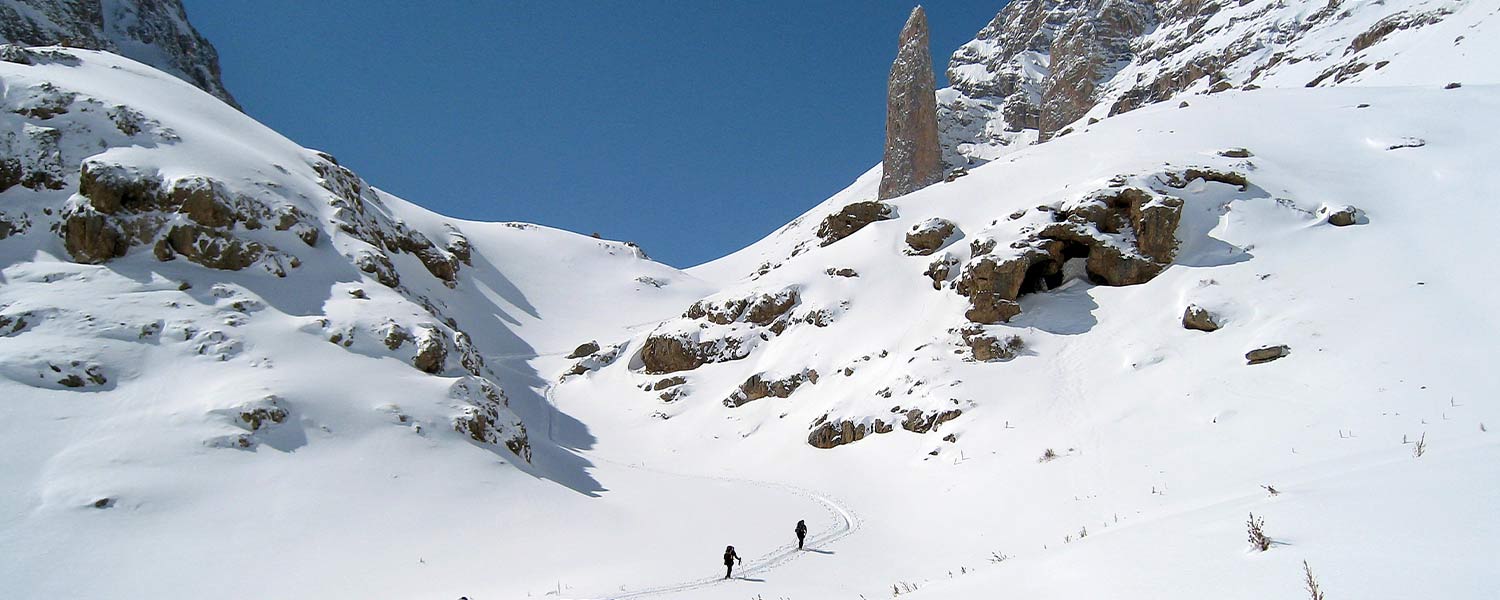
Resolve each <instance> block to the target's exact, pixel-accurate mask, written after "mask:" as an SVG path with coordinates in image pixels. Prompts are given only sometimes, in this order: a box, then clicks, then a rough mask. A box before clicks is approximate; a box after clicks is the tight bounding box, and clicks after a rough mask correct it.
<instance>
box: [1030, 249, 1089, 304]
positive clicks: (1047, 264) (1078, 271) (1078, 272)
mask: <svg viewBox="0 0 1500 600" xmlns="http://www.w3.org/2000/svg"><path fill="white" fill-rule="evenodd" d="M1061 243H1062V251H1061V256H1062V259H1063V260H1062V262H1058V261H1057V260H1055V259H1053V258H1041V259H1037V260H1034V261H1032V263H1031V265H1030V266H1028V267H1027V268H1026V276H1025V278H1023V279H1022V280H1021V294H1022V295H1025V294H1032V293H1036V292H1045V291H1047V290H1052V289H1057V288H1058V287H1059V286H1061V285H1062V284H1064V283H1067V281H1068V280H1069V279H1076V278H1083V277H1087V278H1088V279H1090V280H1092V279H1093V277H1092V276H1090V275H1088V273H1087V270H1086V269H1083V261H1084V260H1086V259H1088V256H1089V247H1088V246H1085V245H1083V244H1080V243H1078V242H1070V241H1062V242H1061Z"/></svg>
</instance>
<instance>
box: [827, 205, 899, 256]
mask: <svg viewBox="0 0 1500 600" xmlns="http://www.w3.org/2000/svg"><path fill="white" fill-rule="evenodd" d="M894 216H895V215H894V211H893V210H892V209H891V205H889V204H886V203H884V202H855V203H854V204H850V205H848V206H845V207H844V208H843V209H841V210H839V211H838V212H836V213H834V214H831V215H828V216H827V217H826V218H824V219H823V222H822V223H819V224H818V237H819V238H820V239H822V240H823V241H822V243H820V244H819V245H820V246H827V245H829V244H832V243H834V242H837V241H839V240H842V239H844V238H846V237H849V236H851V235H854V232H856V231H859V230H861V229H864V228H865V226H866V225H869V224H871V223H874V222H876V221H885V220H889V219H891V218H893V217H894Z"/></svg>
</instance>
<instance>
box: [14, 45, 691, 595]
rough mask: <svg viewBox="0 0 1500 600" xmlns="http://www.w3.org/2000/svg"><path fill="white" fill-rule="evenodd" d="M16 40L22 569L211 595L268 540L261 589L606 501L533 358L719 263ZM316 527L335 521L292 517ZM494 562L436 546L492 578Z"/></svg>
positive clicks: (36, 574)
mask: <svg viewBox="0 0 1500 600" xmlns="http://www.w3.org/2000/svg"><path fill="white" fill-rule="evenodd" d="M5 56H6V58H7V60H6V61H3V62H0V98H3V111H0V131H3V132H4V134H3V135H4V137H3V138H0V142H3V145H0V148H3V156H0V167H3V168H0V190H3V191H0V223H3V225H0V264H3V265H4V266H3V270H0V331H3V334H0V398H4V401H3V402H0V414H3V415H4V416H3V418H0V453H3V454H4V455H5V456H7V457H8V458H7V460H6V461H5V464H6V467H5V468H4V469H3V470H0V477H3V479H4V482H3V487H4V488H5V489H7V490H9V491H10V492H9V493H7V494H5V495H4V497H3V499H0V524H3V525H0V527H3V529H4V531H5V534H4V535H0V555H3V556H5V557H6V560H5V561H4V562H5V564H6V566H5V567H4V568H3V571H4V573H3V574H0V580H3V581H5V582H6V584H5V585H4V587H5V588H6V589H7V593H6V594H5V595H6V596H7V597H13V598H35V597H47V596H59V595H61V596H65V597H80V598H94V597H104V596H106V595H111V591H112V590H113V591H114V592H119V591H121V590H124V591H126V592H127V593H126V595H152V596H160V595H162V594H164V593H179V594H184V595H201V594H202V593H207V591H208V590H211V589H215V588H216V587H217V586H218V585H220V584H219V583H218V582H222V581H224V580H226V579H227V578H230V577H232V576H234V575H235V574H237V573H240V572H242V571H243V570H244V569H245V568H246V567H247V564H250V563H251V562H254V563H256V564H265V565H267V566H268V567H269V568H270V570H271V571H276V572H282V573H298V575H297V576H295V577H287V578H284V579H280V580H278V581H277V582H275V583H268V584H263V585H262V586H261V587H258V588H256V589H257V590H259V591H250V590H246V591H245V593H246V595H247V596H254V595H258V594H259V593H261V592H264V593H266V594H269V595H271V596H274V597H300V596H301V595H302V594H303V593H304V592H305V593H308V594H312V593H313V592H314V591H316V590H322V589H325V588H326V589H329V590H332V589H335V588H338V587H339V586H338V585H337V584H338V582H339V581H341V580H343V579H345V578H347V577H352V576H354V574H355V573H357V572H362V571H364V570H367V569H371V568H388V569H395V571H394V572H400V569H399V568H397V566H396V564H394V563H387V562H382V561H383V560H384V559H383V558H381V557H382V556H384V557H387V558H391V560H393V561H395V560H397V559H396V558H395V557H396V556H398V555H399V564H400V565H401V566H403V567H404V566H406V565H408V564H410V565H411V566H412V567H413V568H417V567H420V565H421V564H423V563H418V562H417V559H418V558H420V557H421V556H422V555H415V556H414V555H409V554H408V549H409V548H408V547H407V546H392V547H390V548H389V549H388V550H386V552H387V553H388V554H385V555H381V554H379V552H375V551H371V552H370V553H362V556H364V557H365V558H367V559H374V562H370V560H354V558H353V557H348V558H345V559H340V560H347V561H348V562H347V563H346V564H345V565H344V566H343V567H340V566H337V565H329V564H325V565H324V566H320V567H319V569H318V571H316V572H309V571H304V570H303V569H302V568H301V567H299V566H298V565H305V564H312V563H313V562H314V561H319V560H324V559H321V558H319V557H321V556H325V555H326V554H328V553H348V552H350V551H351V550H352V549H354V548H358V547H361V546H364V545H367V544H368V543H369V542H379V543H380V544H385V543H386V542H389V541H390V540H391V539H397V537H399V539H403V540H406V541H405V542H404V543H407V544H410V543H413V542H414V541H415V540H417V539H418V538H419V537H420V535H422V534H420V532H422V531H429V532H431V531H444V532H450V533H451V532H453V531H455V530H464V531H467V532H468V533H461V534H455V535H456V536H457V537H448V538H445V537H444V536H437V537H436V538H434V539H443V541H444V543H445V544H446V543H450V542H454V543H456V542H457V541H459V540H461V539H464V536H480V537H481V538H487V537H492V538H496V539H500V538H503V537H504V536H505V535H506V534H507V532H508V531H509V530H511V529H514V528H515V523H517V522H528V521H535V522H536V523H538V524H539V526H557V523H556V522H557V520H559V519H564V518H566V519H567V520H568V521H569V522H577V523H584V524H589V523H592V524H596V525H601V524H602V523H603V521H599V520H598V519H600V518H604V516H603V515H599V516H598V517H594V518H590V517H585V516H573V515H572V513H577V512H580V511H582V510H583V509H582V508H580V507H579V503H581V502H583V501H584V500H585V499H587V498H588V496H589V495H593V494H597V493H598V492H599V490H600V489H601V488H600V484H599V482H598V481H597V480H596V479H593V478H592V477H591V476H590V475H589V474H588V473H586V472H585V471H584V470H583V468H584V466H586V465H585V464H584V463H583V462H582V461H580V460H579V459H578V458H576V457H575V456H574V455H573V454H571V453H569V452H567V451H564V450H563V449H560V448H558V447H557V446H556V445H554V444H553V442H551V441H550V440H551V439H552V438H551V432H550V431H549V429H551V428H552V427H554V426H555V427H558V428H559V429H563V430H564V431H563V432H562V433H560V434H559V435H558V436H557V437H558V438H559V439H565V440H567V441H568V442H569V443H572V444H577V445H586V444H587V443H588V439H587V437H586V435H584V434H577V435H571V436H569V435H566V433H567V432H568V431H571V430H570V429H568V428H567V424H568V423H570V422H571V421H568V420H567V419H566V418H561V417H556V416H554V415H552V414H551V410H550V409H549V408H548V407H547V406H546V405H545V404H543V403H542V402H541V397H540V395H539V394H538V393H536V392H535V391H534V389H540V388H541V387H543V386H544V384H545V383H546V382H545V381H543V380H542V379H541V376H539V375H538V374H536V373H535V372H533V371H531V370H530V369H529V368H528V367H527V365H526V362H525V361H526V359H528V358H530V357H532V356H535V355H537V354H548V353H559V354H563V353H567V352H568V351H570V350H572V349H573V348H574V347H575V346H577V345H578V344H579V343H580V342H582V341H586V340H587V339H588V338H589V336H596V335H597V336H608V337H619V336H622V335H625V334H626V332H627V331H628V327H629V326H631V325H633V324H636V323H641V322H645V321H654V320H660V319H661V318H663V317H665V316H667V315H669V314H670V312H671V311H673V310H675V307H676V306H677V305H680V304H683V303H686V302H689V301H691V300H692V299H694V298H697V297H699V296H701V295H703V294H704V293H707V288H706V286H704V285H703V284H702V283H700V282H698V281H696V280H694V279H693V278H691V277H687V276H685V275H683V274H681V273H679V272H677V271H676V270H674V269H671V268H669V267H666V266H663V265H660V264H657V263H653V262H650V261H648V260H646V259H644V255H643V254H642V253H641V252H640V251H639V249H637V248H634V247H633V246H631V245H629V244H621V243H617V242H610V241H604V240H597V239H593V238H589V237H586V236H581V235H577V234H572V233H567V232H562V231H558V230H554V229H549V228H545V227H538V226H535V225H529V224H521V223H471V222H463V221H458V220H453V219H447V218H444V217H441V216H439V215H435V214H433V213H430V212H428V211H426V210H423V209H421V208H420V207H417V206H415V205H412V204H410V203H407V202H405V201H403V200H401V199H399V198H395V197H393V196H390V195H388V194H385V193H384V192H381V191H379V190H378V189H376V188H373V187H370V186H368V185H367V184H365V183H364V182H363V181H362V180H360V179H359V178H358V177H357V176H356V175H354V174H353V173H352V172H350V171H348V170H347V169H344V168H343V167H340V166H338V165H337V164H336V163H335V162H333V161H332V159H331V157H327V156H326V155H321V154H319V153H316V152H313V151H310V150H305V149H303V148H300V147H298V146H296V145H295V144H293V143H291V142H290V141H288V140H286V139H285V138H283V137H281V136H280V135H278V134H276V133H275V132H273V131H271V130H269V129H267V128H265V127H264V126H262V125H260V124H259V123H256V122H254V121H253V120H251V119H249V118H248V117H246V116H244V115H243V114H241V113H238V112H236V111H235V110H233V109H232V108H231V107H229V106H228V105H226V104H224V103H222V102H220V101H219V100H217V99H215V98H213V97H212V96H209V95H208V94H205V93H203V92H202V91H200V90H198V89H196V88H194V87H192V86H190V85H188V84H186V83H184V82H182V81H180V80H178V79H176V78H173V77H171V76H170V75H167V74H164V73H162V72H160V71H157V70H155V69H152V68H150V67H147V66H145V65H142V64H140V63H137V62H134V61H131V60H129V59H124V58H121V57H118V56H114V55H111V54H106V53H102V52H95V51H88V50H76V49H63V48H36V49H29V50H21V49H17V48H14V47H9V48H8V49H6V50H5ZM663 307H671V308H663ZM575 428H576V427H575ZM538 432H540V433H541V434H543V435H541V436H540V437H539V436H538ZM395 478H399V479H400V481H399V482H396V481H394V479H395ZM434 498H436V499H437V500H434ZM548 498H550V499H551V500H547V501H546V502H545V503H544V504H546V505H548V507H547V509H545V510H542V509H535V508H534V507H533V508H528V506H531V505H530V504H529V503H531V502H537V501H539V500H541V499H548ZM377 499H378V500H377ZM507 507H509V508H507ZM560 507H569V508H571V510H567V511H562V509H561V508H560ZM496 510H501V511H502V513H503V515H502V518H500V519H499V520H498V521H495V522H493V523H492V524H489V525H482V524H481V525H476V524H475V523H473V520H474V516H475V515H476V514H481V513H489V512H493V511H496ZM553 510H559V511H561V512H551V511H553ZM424 515H425V516H424ZM549 515H550V516H549ZM375 523H385V524H387V525H388V526H389V527H391V529H390V530H389V532H390V535H392V536H396V537H392V538H385V537H382V535H381V534H372V533H371V532H372V531H373V530H374V529H373V527H374V524H375ZM549 523H550V525H549ZM371 535H374V537H369V536H371ZM444 535H447V534H444ZM302 536H307V537H308V538H317V539H319V540H322V542H320V544H315V545H302V544H300V543H298V544H290V543H289V542H290V540H294V539H300V538H302ZM147 539H149V541H148V542H146V541H143V540H147ZM470 541H471V542H473V541H474V540H470ZM289 545H293V546H298V547H297V548H289V547H288V546H289ZM211 549H213V550H211ZM533 550H538V551H545V550H546V546H545V545H539V546H537V547H535V548H533ZM423 552H424V553H425V554H424V555H425V556H427V557H428V558H429V559H433V558H436V557H438V556H442V555H443V552H444V551H443V550H442V549H441V548H437V549H432V550H430V551H423ZM527 552H528V549H527V548H525V547H522V546H512V547H510V548H509V549H507V550H504V551H494V550H493V549H487V550H486V554H487V555H489V556H509V555H511V554H525V553H527ZM273 554H274V555H275V556H276V557H275V558H272V559H265V558H251V557H256V556H262V557H263V556H268V555H273ZM190 557H191V558H190ZM262 560H269V562H267V563H261V562H260V561H262ZM185 561H188V562H192V564H193V565H194V568H193V571H194V573H192V574H185V573H183V572H182V565H183V564H184V562H185ZM513 564H516V565H522V564H524V563H522V562H519V561H517V562H515V563H513ZM382 565H383V566H382ZM475 567H476V565H475V563H473V562H466V561H448V562H446V563H444V564H443V565H442V566H440V567H439V568H437V569H433V572H434V573H448V572H449V571H458V572H459V573H452V574H450V575H449V576H448V577H449V580H450V581H452V582H453V585H472V584H473V583H475V582H476V581H480V580H481V579H479V578H480V576H481V575H482V573H481V571H478V570H475ZM463 571H469V572H470V575H468V576H465V575H463V573H462V572H463ZM75 573H76V574H81V573H90V574H92V576H91V577H87V578H84V579H83V580H79V579H78V578H76V577H73V576H70V574H75ZM320 574H327V575H328V576H327V577H324V576H321V575H320ZM533 583H534V582H533ZM390 585H391V584H390V582H387V581H378V580H377V581H372V582H371V583H370V586H372V587H361V586H353V587H350V586H347V585H345V586H343V587H344V590H345V593H356V594H365V595H367V594H368V593H370V592H371V591H372V590H376V589H400V588H399V586H398V587H397V588H391V587H390ZM412 589H414V590H415V589H430V587H429V586H426V585H422V586H420V587H414V588H412ZM360 590H363V592H361V591H360ZM114 595H117V594H114Z"/></svg>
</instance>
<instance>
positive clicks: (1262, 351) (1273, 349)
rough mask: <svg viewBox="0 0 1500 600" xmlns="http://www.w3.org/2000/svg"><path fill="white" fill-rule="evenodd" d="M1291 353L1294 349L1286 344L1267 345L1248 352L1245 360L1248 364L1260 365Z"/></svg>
mask: <svg viewBox="0 0 1500 600" xmlns="http://www.w3.org/2000/svg"><path fill="white" fill-rule="evenodd" d="M1291 353H1292V349H1291V348H1290V347H1288V346H1286V345H1284V344H1283V345H1280V346H1265V347H1262V348H1256V349H1254V350H1251V351H1249V352H1246V353H1245V362H1246V363H1247V364H1252V365H1258V364H1261V363H1268V362H1271V361H1273V360H1276V359H1278V358H1282V357H1285V356H1287V355H1289V354H1291Z"/></svg>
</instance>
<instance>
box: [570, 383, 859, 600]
mask: <svg viewBox="0 0 1500 600" xmlns="http://www.w3.org/2000/svg"><path fill="white" fill-rule="evenodd" d="M550 354H553V353H548V355H550ZM555 389H556V388H555V387H554V386H552V385H548V386H547V389H546V391H545V392H544V393H543V394H542V395H543V397H544V398H545V399H546V402H547V404H548V405H549V406H550V407H551V408H552V410H551V411H550V412H548V413H547V440H548V441H549V442H550V441H552V440H553V437H552V423H553V416H554V415H556V414H557V411H558V408H557V402H556V398H555V397H554V395H553V392H554V390H555ZM559 447H563V446H559ZM569 451H570V452H573V453H574V454H576V455H578V456H580V457H582V458H585V459H587V460H590V461H597V462H600V463H608V464H611V465H614V466H617V467H621V468H626V469H632V470H636V471H642V472H646V473H652V474H655V475H665V476H668V477H679V478H683V479H697V480H702V481H716V482H727V483H734V484H741V485H751V486H755V487H760V488H770V489H776V490H780V491H783V492H786V493H788V494H791V495H793V496H797V497H800V498H803V499H806V500H809V501H811V502H816V503H817V504H819V505H821V506H822V507H823V510H824V511H826V512H827V513H828V514H829V516H831V517H832V519H833V526H832V527H829V528H827V529H824V530H822V531H819V532H816V533H813V532H809V534H808V537H807V543H806V544H805V546H804V547H805V548H806V550H798V549H797V548H796V546H794V545H792V544H790V543H788V544H783V545H780V546H777V547H775V548H773V549H771V550H770V551H769V552H766V553H765V554H762V555H760V556H758V557H755V558H753V559H749V560H746V561H744V562H743V564H741V565H737V566H738V567H739V568H737V569H736V574H735V576H734V578H733V579H725V578H723V577H721V576H719V575H717V574H714V575H710V576H707V577H700V578H697V579H691V580H688V581H681V582H677V583H668V584H663V585H656V586H652V587H647V588H642V589H638V590H625V589H623V588H622V589H621V590H619V591H617V592H610V593H605V594H600V595H590V596H583V597H581V600H582V599H586V600H626V599H629V598H648V597H652V596H661V595H665V594H673V593H678V592H690V591H693V590H700V589H703V588H707V587H711V586H715V585H718V584H721V583H727V582H729V581H733V580H743V579H745V578H746V577H750V576H753V575H759V574H762V573H768V572H770V571H772V570H774V569H776V568H777V567H780V566H782V565H785V564H787V563H789V562H791V561H793V560H796V559H797V558H798V557H800V556H802V555H804V554H806V553H807V552H810V551H813V550H817V549H820V548H823V547H825V546H828V545H830V544H832V543H834V542H836V541H838V540H841V539H843V538H845V537H848V536H849V535H851V534H853V533H854V532H856V531H858V530H859V526H860V520H859V516H858V515H857V514H855V512H854V511H853V510H851V509H850V508H849V507H848V506H845V505H844V504H843V503H842V502H839V501H837V500H835V499H834V498H833V497H831V496H830V495H828V494H825V493H822V492H817V491H813V490H808V489H805V488H800V487H797V486H794V485H790V484H786V483H778V482H772V481H760V480H755V479H745V478H742V477H729V476H722V475H689V474H685V473H674V472H671V471H663V470H660V469H654V468H651V467H647V466H643V465H639V464H631V463H624V462H620V461H615V460H610V459H608V458H604V457H602V456H598V455H596V454H593V453H588V452H581V451H577V450H569Z"/></svg>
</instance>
